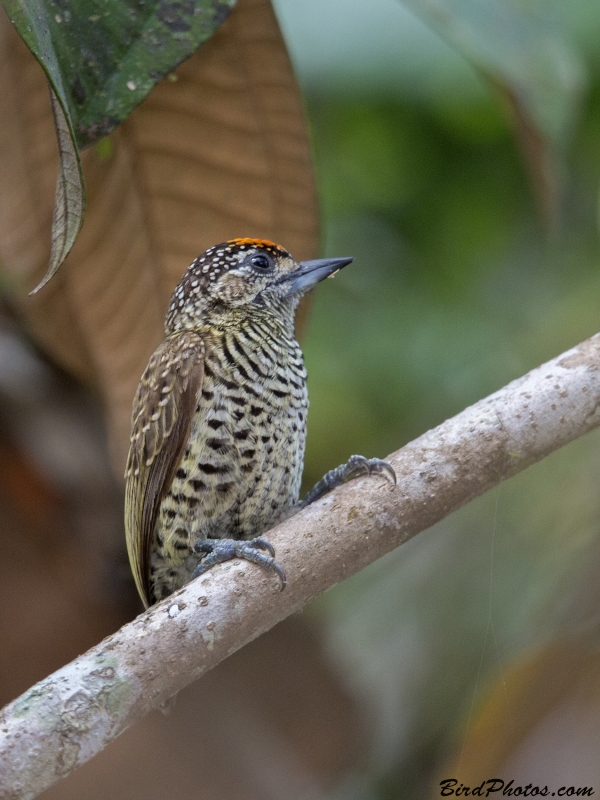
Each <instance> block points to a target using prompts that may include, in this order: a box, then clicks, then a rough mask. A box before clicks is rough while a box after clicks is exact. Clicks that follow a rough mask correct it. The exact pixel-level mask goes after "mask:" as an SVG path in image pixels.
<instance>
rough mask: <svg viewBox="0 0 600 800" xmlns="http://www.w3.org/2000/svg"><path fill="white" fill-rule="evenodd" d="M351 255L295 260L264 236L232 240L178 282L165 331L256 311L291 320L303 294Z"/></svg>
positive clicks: (212, 250)
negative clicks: (346, 256)
mask: <svg viewBox="0 0 600 800" xmlns="http://www.w3.org/2000/svg"><path fill="white" fill-rule="evenodd" d="M351 261H352V258H321V259H316V260H314V261H301V262H297V261H295V260H294V259H293V258H292V256H291V255H290V254H289V253H288V252H287V250H284V248H283V247H281V246H280V245H278V244H273V242H269V241H267V240H266V239H231V240H230V241H228V242H223V244H217V245H215V246H214V247H211V248H210V249H209V250H207V251H206V252H204V253H202V255H200V256H198V258H196V259H195V260H194V261H193V262H192V263H191V264H190V266H189V267H188V269H187V271H186V273H185V274H184V276H183V277H182V279H181V280H180V282H179V284H178V285H177V287H176V289H175V291H174V292H173V296H172V298H171V304H170V306H169V311H168V313H167V320H166V328H167V331H168V332H174V331H177V330H183V329H190V328H195V327H197V326H199V325H206V324H224V325H227V324H231V320H232V319H235V320H239V319H240V318H243V317H245V316H248V315H251V314H257V313H276V314H278V315H280V316H281V315H283V316H284V317H285V318H287V319H289V320H290V322H291V321H292V319H293V313H294V311H295V309H296V306H297V305H298V302H299V300H300V298H301V297H302V295H303V294H304V293H305V292H307V291H309V290H310V289H312V287H313V286H315V284H317V283H318V282H319V281H321V280H323V279H324V278H328V277H329V276H330V275H333V274H334V273H335V272H337V271H338V270H339V269H341V268H342V267H345V266H346V265H347V264H349V263H350V262H351Z"/></svg>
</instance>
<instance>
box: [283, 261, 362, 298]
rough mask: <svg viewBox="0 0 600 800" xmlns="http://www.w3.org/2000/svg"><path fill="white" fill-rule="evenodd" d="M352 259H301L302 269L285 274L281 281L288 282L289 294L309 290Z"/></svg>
mask: <svg viewBox="0 0 600 800" xmlns="http://www.w3.org/2000/svg"><path fill="white" fill-rule="evenodd" d="M352 261H354V259H353V258H317V259H315V260H314V261H301V262H300V269H297V270H295V271H294V272H290V273H289V275H284V276H283V277H282V278H280V279H279V283H286V284H287V285H288V286H289V289H288V291H287V294H288V295H290V294H295V293H296V292H308V290H309V289H312V287H313V286H315V285H316V284H317V283H319V281H322V280H323V279H324V278H329V276H330V275H333V274H334V273H335V272H337V271H338V270H339V269H342V267H345V266H346V265H348V264H350V262H352Z"/></svg>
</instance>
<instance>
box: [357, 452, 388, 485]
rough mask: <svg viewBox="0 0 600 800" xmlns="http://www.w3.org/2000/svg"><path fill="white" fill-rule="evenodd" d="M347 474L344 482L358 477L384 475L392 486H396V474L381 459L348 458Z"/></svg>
mask: <svg viewBox="0 0 600 800" xmlns="http://www.w3.org/2000/svg"><path fill="white" fill-rule="evenodd" d="M348 467H349V472H348V475H347V477H346V480H352V478H356V477H358V476H359V475H373V474H379V475H384V476H385V478H386V479H387V480H389V481H390V482H391V483H393V484H394V485H396V484H397V479H396V473H395V472H394V469H393V467H392V465H391V464H390V463H389V462H388V461H384V460H383V459H382V458H365V456H358V455H356V456H350V458H349V459H348Z"/></svg>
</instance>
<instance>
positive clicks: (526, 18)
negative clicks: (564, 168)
mask: <svg viewBox="0 0 600 800" xmlns="http://www.w3.org/2000/svg"><path fill="white" fill-rule="evenodd" d="M403 2H404V5H406V6H408V7H409V8H410V9H411V10H413V11H414V12H415V13H416V14H418V15H419V16H420V17H421V18H422V19H423V20H424V21H425V22H426V23H427V24H428V25H430V27H432V28H434V29H435V30H437V32H438V33H439V34H441V35H442V36H443V37H444V38H445V39H446V40H447V41H448V42H449V43H450V44H452V45H453V46H454V47H456V49H457V50H458V51H459V52H460V53H462V55H464V56H465V57H466V58H468V59H469V60H470V61H472V62H473V64H474V65H475V66H476V67H478V68H479V69H480V70H481V71H482V72H483V73H484V74H486V75H487V76H488V78H489V79H490V80H491V82H492V83H493V84H494V85H495V86H496V87H497V88H498V89H499V90H500V92H501V94H502V95H503V96H504V98H505V100H506V101H507V103H508V106H509V108H510V110H511V113H512V115H513V119H514V123H515V130H516V134H517V139H518V141H519V144H520V145H521V150H522V153H523V156H524V159H525V162H526V165H527V167H528V169H529V172H530V174H531V177H532V182H533V186H534V190H535V192H536V195H537V199H538V202H539V204H540V209H541V211H542V214H543V216H544V217H545V218H546V222H548V223H549V224H550V225H552V222H553V220H552V218H555V217H556V216H557V215H558V206H559V203H560V184H561V180H562V172H561V164H560V161H561V154H562V152H563V151H564V148H565V146H566V144H567V143H568V140H569V138H570V134H571V132H572V130H573V127H574V123H575V122H576V120H577V111H578V105H579V100H580V97H581V92H582V89H583V86H584V84H585V74H584V68H583V66H582V64H581V62H580V60H579V58H578V57H577V55H576V53H575V52H574V51H573V50H572V49H571V47H570V44H569V42H568V41H567V40H566V39H565V37H564V35H563V32H562V31H561V30H560V29H559V27H558V25H557V24H556V19H555V14H554V13H553V9H552V8H551V6H550V2H548V0H537V2H535V3H533V2H527V1H526V0H403Z"/></svg>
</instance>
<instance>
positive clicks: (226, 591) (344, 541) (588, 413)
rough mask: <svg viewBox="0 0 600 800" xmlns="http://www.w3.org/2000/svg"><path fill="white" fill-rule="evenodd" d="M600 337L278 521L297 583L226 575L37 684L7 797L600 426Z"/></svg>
mask: <svg viewBox="0 0 600 800" xmlns="http://www.w3.org/2000/svg"><path fill="white" fill-rule="evenodd" d="M599 366H600V334H598V335H596V336H594V337H592V338H591V339H588V340H587V341H585V342H583V343H582V344H580V345H579V346H578V347H576V348H574V349H573V350H570V351H568V352H567V353H564V354H563V355H561V356H559V357H558V358H556V359H554V360H553V361H550V362H548V363H547V364H544V365H543V366H542V367H539V368H538V369H535V370H533V371H532V372H530V373H528V374H527V375H525V376H524V377H523V378H520V379H519V380H517V381H514V382H513V383H511V384H509V385H508V386H506V387H504V388H503V389H501V390H500V391H498V392H496V393H495V394H493V395H490V397H488V398H486V399H485V400H482V401H480V402H479V403H476V404H475V405H473V406H471V407H470V408H467V409H466V410H465V411H463V412H462V413H460V414H458V415H457V416H456V417H453V418H452V419H450V420H447V421H446V422H444V423H443V424H442V425H440V426H439V427H437V428H435V429H434V430H431V431H429V432H428V433H426V434H424V435H423V436H421V437H420V438H418V439H416V440H415V441H414V442H411V443H410V444H408V445H406V447H404V448H402V450H399V451H398V452H397V453H394V454H393V455H392V456H391V457H390V461H391V462H392V464H393V466H394V468H395V470H396V473H397V475H398V486H397V487H393V486H390V485H389V484H386V483H385V482H383V481H382V480H378V479H376V478H364V479H361V480H357V481H353V482H352V483H350V484H348V485H346V486H344V487H342V488H341V489H338V490H337V491H335V492H333V493H332V494H331V495H329V496H327V497H325V498H324V499H323V500H321V501H319V502H318V503H315V504H314V505H313V506H311V507H309V508H308V509H306V510H305V511H303V512H301V513H300V514H297V515H296V516H295V517H293V518H292V519H290V520H287V521H286V522H284V523H282V524H281V525H279V526H278V527H277V528H276V529H274V531H273V532H272V534H270V539H271V541H272V542H273V543H274V545H275V546H276V548H277V557H278V559H279V560H280V562H281V563H282V564H283V566H284V567H285V570H286V573H287V576H288V587H287V589H286V590H285V591H284V592H282V593H279V592H278V591H277V588H278V582H277V581H276V580H275V579H274V578H273V577H272V576H270V575H267V574H266V573H265V572H263V571H261V570H260V569H259V568H257V567H254V566H252V565H250V564H247V563H241V562H234V563H233V564H229V565H225V566H222V567H220V568H216V569H214V570H212V571H211V572H209V573H207V574H206V575H203V576H202V577H201V578H200V579H198V580H196V581H194V582H193V583H191V584H189V585H188V586H186V587H185V588H184V589H183V590H181V591H179V592H177V593H176V594H174V595H172V596H171V597H170V598H168V599H167V600H165V601H164V602H162V603H160V604H159V605H156V606H154V607H153V608H151V609H149V610H148V611H147V612H146V613H144V614H142V615H140V616H139V617H138V618H137V619H135V620H134V621H133V622H131V623H129V624H128V625H125V626H124V627H123V628H121V629H120V630H119V631H117V632H116V633H115V634H114V635H112V636H109V637H108V638H107V639H105V640H104V641H103V642H101V643H100V644H99V645H97V646H96V647H94V648H92V649H91V650H89V651H88V652H87V653H85V654H84V655H83V656H80V657H79V658H78V659H76V660H75V661H73V662H72V663H71V664H68V665H67V666H66V667H63V668H62V669H60V670H59V671H58V672H55V673H54V674H53V675H50V676H49V677H48V678H46V679H45V680H43V681H41V682H40V683H38V684H36V685H35V686H34V687H32V688H31V689H30V690H29V691H28V692H26V693H25V694H24V695H22V696H21V697H19V698H18V699H17V700H15V701H14V702H13V703H11V704H10V705H8V706H6V708H5V709H4V711H3V712H2V713H1V714H0V796H1V797H3V798H7V799H8V800H26V799H27V798H33V797H35V796H36V795H37V794H39V793H40V792H42V791H43V790H44V789H46V788H48V787H49V786H51V785H52V784H53V783H54V782H55V781H57V780H58V779H59V778H61V777H64V776H66V775H68V774H69V773H70V772H71V771H72V770H74V769H76V767H78V766H80V765H81V764H83V763H84V762H85V761H87V760H88V759H89V758H91V757H92V756H93V755H95V754H96V753H98V752H99V751H100V750H102V748H103V747H105V745H107V744H108V743H109V742H110V741H111V740H112V739H114V738H116V737H117V736H118V735H119V734H120V733H122V732H123V731H124V730H125V729H126V728H127V727H128V726H129V725H131V724H133V723H134V722H135V721H136V720H139V719H141V717H143V716H144V715H145V714H147V713H148V712H149V711H151V710H152V709H154V708H156V707H157V706H158V705H159V704H161V703H163V702H164V701H165V700H167V699H168V698H169V697H171V696H172V695H173V694H175V693H176V692H177V691H179V690H180V689H182V688H183V687H184V686H187V684H189V683H191V682H192V681H194V680H196V679H197V678H199V677H200V676H201V675H202V674H203V673H205V672H206V671H207V670H209V669H211V667H214V666H215V665H216V664H218V663H219V662H220V661H222V660H223V659H224V658H226V657H227V656H228V655H230V654H231V653H233V652H234V651H235V650H237V649H238V648H240V647H242V646H243V645H244V644H246V643H247V642H249V641H250V640H252V639H254V638H255V637H256V636H258V635H259V634H261V633H263V632H264V631H266V630H268V629H269V628H271V627H272V626H273V625H275V624H276V623H277V622H279V621H280V620H282V619H284V618H285V617H287V616H288V615H289V614H292V613H294V612H295V611H298V610H299V609H301V608H302V607H303V606H305V605H306V604H307V603H308V602H310V601H311V600H313V599H314V598H315V597H317V596H318V595H320V594H321V593H322V592H324V591H326V590H327V589H329V588H330V587H331V586H334V585H335V584H336V583H338V582H339V581H341V580H344V578H347V577H349V576H350V575H353V574H354V573H356V572H358V571H359V570H361V569H362V568H363V567H364V566H366V565H367V564H370V563H371V562H372V561H375V559H377V558H379V557H380V556H382V555H384V554H385V553H388V552H389V551H390V550H392V549H394V548H395V547H397V546H398V545H399V544H402V543H403V542H405V541H406V540H407V539H409V538H410V537H412V536H414V535H415V534H416V533H418V532H419V531H422V530H424V529H425V528H428V527H429V526H431V525H432V524H433V523H435V522H438V521H439V520H441V519H442V518H443V517H445V516H447V515H448V514H450V512H452V511H454V510H455V509H457V508H460V507H461V506H462V505H464V504H465V503H467V502H468V501H469V500H472V499H473V498H475V497H477V496H478V495H481V494H483V492H485V491H487V490H488V489H490V488H492V487H493V486H496V485H497V484H498V483H500V482H501V481H503V480H505V479H506V478H509V477H510V476H512V475H515V474H516V473H517V472H520V471H521V470H523V469H525V467H527V466H529V465H530V464H533V463H534V462H536V461H539V460H540V459H542V458H544V457H545V456H546V455H548V454H549V453H551V452H552V451H553V450H557V449H558V448H559V447H562V446H563V445H565V444H567V443H568V442H570V441H572V440H573V439H576V438H577V437H578V436H581V435H582V434H584V433H586V432H587V431H589V430H591V429H592V428H595V427H597V426H598V425H599V424H600V370H599Z"/></svg>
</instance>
